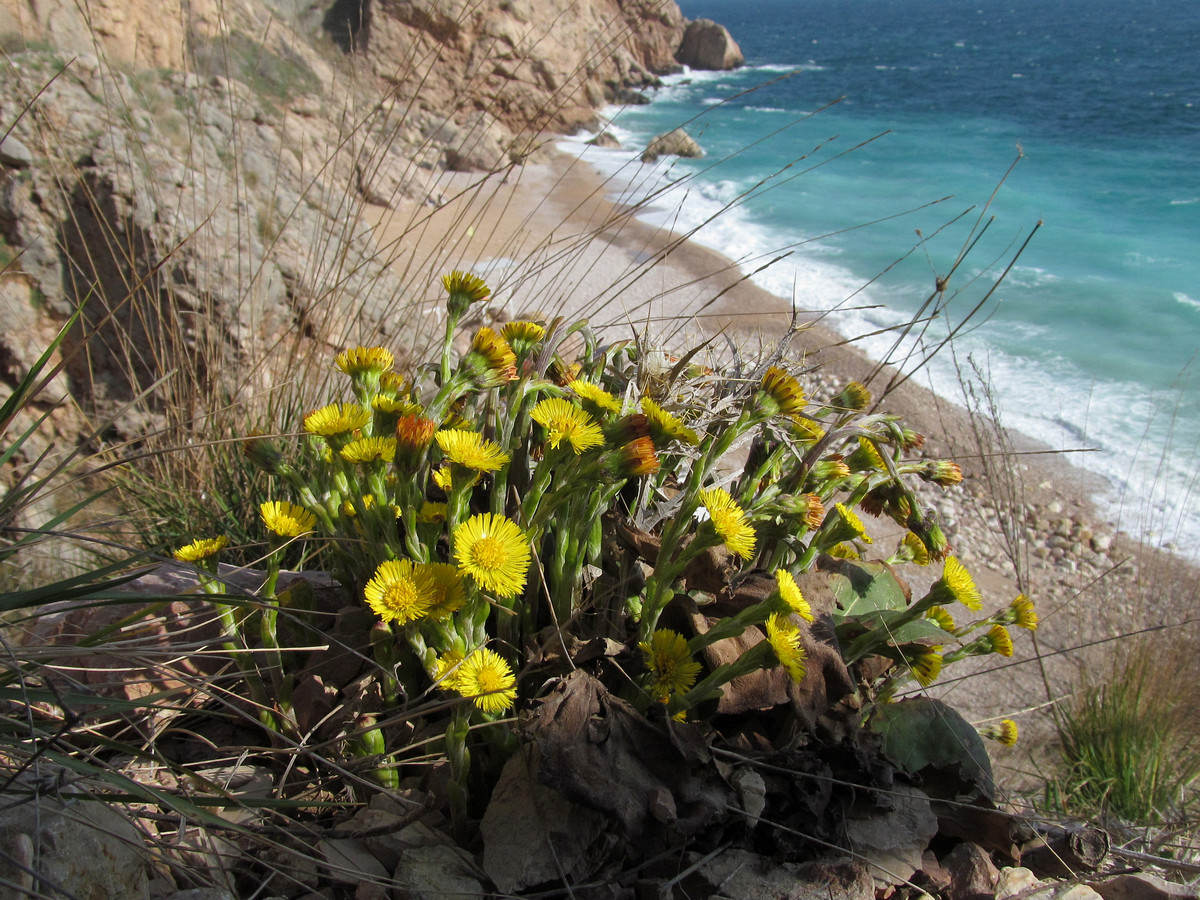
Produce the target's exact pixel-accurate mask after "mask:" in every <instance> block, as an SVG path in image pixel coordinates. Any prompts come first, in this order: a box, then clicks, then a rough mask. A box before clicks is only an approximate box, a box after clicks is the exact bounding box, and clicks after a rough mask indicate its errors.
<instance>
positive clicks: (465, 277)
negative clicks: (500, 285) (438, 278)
mask: <svg viewBox="0 0 1200 900" xmlns="http://www.w3.org/2000/svg"><path fill="white" fill-rule="evenodd" d="M442 287H444V288H445V289H446V293H447V294H449V296H448V297H447V298H446V309H447V310H449V312H450V315H451V316H454V317H455V318H457V317H458V316H461V315H462V314H463V313H464V312H466V311H467V307H469V306H470V305H471V304H472V303H479V302H480V301H483V300H486V299H487V298H488V297H489V296H491V293H492V291H491V288H489V287H488V286H487V282H485V281H484V280H483V279H482V278H480V277H479V276H478V275H472V274H470V273H469V272H463V271H460V270H458V269H455V270H454V271H453V272H451V273H450V274H449V275H443V276H442Z"/></svg>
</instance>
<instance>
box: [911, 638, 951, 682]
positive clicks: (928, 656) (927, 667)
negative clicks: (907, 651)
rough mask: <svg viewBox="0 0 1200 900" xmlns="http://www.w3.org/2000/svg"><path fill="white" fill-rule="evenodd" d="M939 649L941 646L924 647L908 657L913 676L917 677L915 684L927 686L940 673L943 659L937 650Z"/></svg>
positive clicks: (935, 679)
mask: <svg viewBox="0 0 1200 900" xmlns="http://www.w3.org/2000/svg"><path fill="white" fill-rule="evenodd" d="M941 649H942V648H941V647H926V648H925V649H924V650H921V651H920V652H918V653H916V654H915V655H913V656H911V657H909V660H908V666H909V668H910V669H911V670H912V673H913V677H914V678H916V679H917V684H919V685H921V687H929V686H930V685H931V684H933V683H934V682H935V681H937V678H938V676H939V675H940V674H942V663H943V659H942V654H941V653H940V652H939V651H940V650H941Z"/></svg>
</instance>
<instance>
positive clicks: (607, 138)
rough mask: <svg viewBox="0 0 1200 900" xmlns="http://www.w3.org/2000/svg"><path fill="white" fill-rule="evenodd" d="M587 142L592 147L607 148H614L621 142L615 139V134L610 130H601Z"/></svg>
mask: <svg viewBox="0 0 1200 900" xmlns="http://www.w3.org/2000/svg"><path fill="white" fill-rule="evenodd" d="M588 144H589V145H590V146H592V147H604V148H606V149H609V150H615V149H617V148H618V147H620V146H621V142H620V141H619V140H617V138H616V135H614V134H613V133H612V132H611V131H602V132H600V133H599V134H598V135H596V136H595V137H594V138H592V139H591V140H590V141H588Z"/></svg>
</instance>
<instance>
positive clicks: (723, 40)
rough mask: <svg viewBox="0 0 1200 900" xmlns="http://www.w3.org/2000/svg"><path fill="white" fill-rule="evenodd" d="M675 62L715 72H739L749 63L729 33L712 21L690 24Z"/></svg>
mask: <svg viewBox="0 0 1200 900" xmlns="http://www.w3.org/2000/svg"><path fill="white" fill-rule="evenodd" d="M675 59H676V60H678V61H679V62H680V63H682V64H683V65H685V66H688V67H689V68H692V69H706V70H715V71H723V70H726V69H736V68H737V67H738V66H740V65H741V64H742V63H744V62H745V61H746V57H745V56H744V55H743V54H742V48H741V47H739V46H738V45H737V41H735V40H734V39H733V36H732V35H730V33H729V31H728V29H726V28H725V26H724V25H718V24H717V23H716V22H714V21H713V20H712V19H696V20H695V21H692V22H688V24H687V28H686V29H685V30H684V32H683V40H682V41H680V43H679V49H678V50H676V51H675Z"/></svg>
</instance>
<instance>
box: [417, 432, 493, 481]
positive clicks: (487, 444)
mask: <svg viewBox="0 0 1200 900" xmlns="http://www.w3.org/2000/svg"><path fill="white" fill-rule="evenodd" d="M434 437H435V438H436V439H437V442H438V446H439V447H441V448H442V452H443V453H445V454H446V459H448V460H450V461H451V462H452V463H457V464H458V465H460V466H463V467H464V468H467V469H474V470H475V471H476V472H495V471H496V470H497V469H499V468H500V467H501V466H503V465H504V464H505V463H507V462H508V454H507V453H505V452H504V450H503V449H501V447H500V445H499V444H497V443H496V442H495V441H489V440H487V439H486V438H484V436H483V435H481V434H479V433H478V432H475V431H464V430H461V429H458V428H449V429H443V430H442V431H439V432H437V433H436V434H435V435H434Z"/></svg>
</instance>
